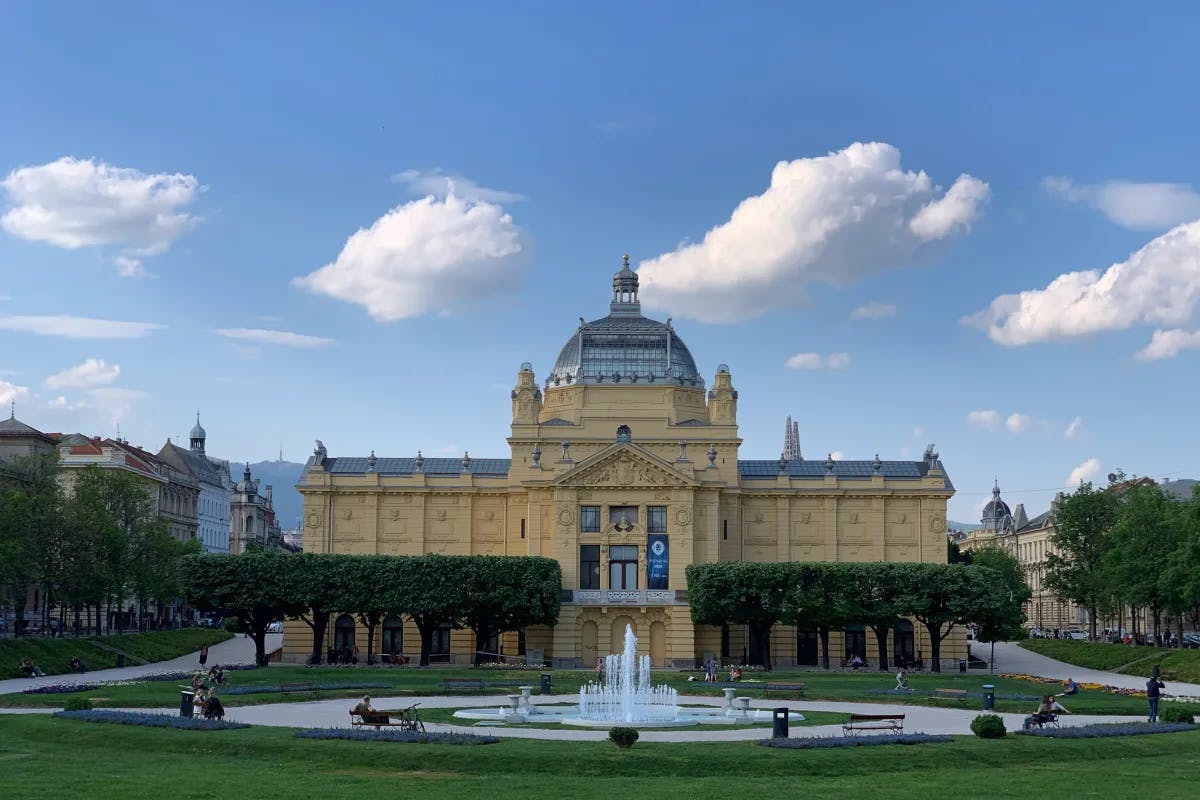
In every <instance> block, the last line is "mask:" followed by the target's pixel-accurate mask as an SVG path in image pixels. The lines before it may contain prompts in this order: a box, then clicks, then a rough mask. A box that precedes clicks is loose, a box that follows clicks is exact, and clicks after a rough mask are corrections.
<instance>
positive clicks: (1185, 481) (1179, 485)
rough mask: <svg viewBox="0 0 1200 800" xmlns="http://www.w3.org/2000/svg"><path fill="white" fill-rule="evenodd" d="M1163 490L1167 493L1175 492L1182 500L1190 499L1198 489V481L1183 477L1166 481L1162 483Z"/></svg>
mask: <svg viewBox="0 0 1200 800" xmlns="http://www.w3.org/2000/svg"><path fill="white" fill-rule="evenodd" d="M1162 488H1163V491H1164V492H1166V493H1167V494H1173V495H1175V496H1176V497H1178V498H1179V499H1180V500H1190V499H1191V498H1192V492H1193V491H1194V490H1195V489H1196V481H1194V480H1192V479H1190V478H1181V479H1180V480H1177V481H1166V482H1164V483H1163V484H1162Z"/></svg>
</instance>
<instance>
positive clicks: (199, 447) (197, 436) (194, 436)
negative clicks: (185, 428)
mask: <svg viewBox="0 0 1200 800" xmlns="http://www.w3.org/2000/svg"><path fill="white" fill-rule="evenodd" d="M188 438H190V439H191V442H192V450H194V451H195V452H197V453H203V452H204V439H205V433H204V428H202V427H201V426H200V412H199V411H197V412H196V424H195V425H193V426H192V432H191V433H190V434H189V436H188Z"/></svg>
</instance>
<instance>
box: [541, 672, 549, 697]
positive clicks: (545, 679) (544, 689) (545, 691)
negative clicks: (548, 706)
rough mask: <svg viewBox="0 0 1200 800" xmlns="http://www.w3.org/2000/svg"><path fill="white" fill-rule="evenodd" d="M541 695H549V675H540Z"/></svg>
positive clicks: (546, 673) (547, 673) (544, 673)
mask: <svg viewBox="0 0 1200 800" xmlns="http://www.w3.org/2000/svg"><path fill="white" fill-rule="evenodd" d="M542 694H550V673H549V672H543V673H542Z"/></svg>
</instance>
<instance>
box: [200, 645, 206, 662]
mask: <svg viewBox="0 0 1200 800" xmlns="http://www.w3.org/2000/svg"><path fill="white" fill-rule="evenodd" d="M206 661H208V645H204V646H203V647H201V648H200V666H202V667H203V666H204V663H205V662H206Z"/></svg>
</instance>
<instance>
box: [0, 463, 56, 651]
mask: <svg viewBox="0 0 1200 800" xmlns="http://www.w3.org/2000/svg"><path fill="white" fill-rule="evenodd" d="M57 469H58V467H57V462H56V460H55V459H54V457H53V456H49V455H44V456H43V455H35V456H21V457H17V458H13V459H11V460H9V461H4V462H0V579H2V580H4V581H5V582H7V583H8V584H9V585H10V586H11V587H12V593H13V604H14V607H15V609H14V610H15V611H16V627H15V633H16V635H17V636H20V635H21V634H22V633H23V632H24V629H25V597H26V595H27V594H28V591H29V587H30V586H32V585H34V584H41V585H42V594H43V596H45V595H46V594H47V590H48V588H49V586H48V583H49V580H50V578H51V577H52V574H53V572H54V571H55V558H56V556H57V554H58V553H59V552H61V551H60V548H58V546H57V542H58V537H57V532H58V525H57V520H58V518H59V513H58V511H59V506H60V494H59V487H58V480H57ZM47 605H48V604H47Z"/></svg>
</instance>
